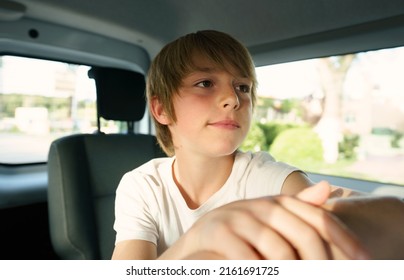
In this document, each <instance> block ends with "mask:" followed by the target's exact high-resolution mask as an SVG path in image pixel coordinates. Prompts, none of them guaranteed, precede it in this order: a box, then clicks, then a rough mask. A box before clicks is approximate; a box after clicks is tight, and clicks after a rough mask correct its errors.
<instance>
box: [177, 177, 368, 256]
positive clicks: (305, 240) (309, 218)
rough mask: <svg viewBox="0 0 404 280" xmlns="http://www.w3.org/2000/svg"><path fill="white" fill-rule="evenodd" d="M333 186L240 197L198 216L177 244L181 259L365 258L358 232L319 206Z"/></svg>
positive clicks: (316, 186) (323, 202) (320, 184)
mask: <svg viewBox="0 0 404 280" xmlns="http://www.w3.org/2000/svg"><path fill="white" fill-rule="evenodd" d="M330 194H331V186H330V185H329V184H328V183H326V182H320V183H318V184H316V185H314V186H312V187H309V188H307V189H305V190H304V191H302V192H300V193H298V194H297V195H296V196H285V195H279V196H271V197H264V198H257V199H249V200H241V201H236V202H232V203H229V204H227V205H224V206H222V207H219V208H217V209H215V210H213V211H211V212H209V213H207V214H206V215H205V216H203V217H202V218H201V219H199V220H198V221H197V222H196V223H195V224H194V225H193V226H192V227H191V228H190V229H189V231H188V232H187V233H186V234H184V235H183V236H182V237H181V238H180V240H178V241H179V242H177V243H176V244H175V245H174V246H176V247H177V248H176V250H177V252H181V254H180V255H181V256H182V257H183V258H185V259H252V260H258V259H288V260H293V259H316V260H321V259H369V258H370V255H369V252H368V251H367V249H365V248H364V246H363V245H362V244H361V242H360V240H359V239H358V238H357V236H356V235H355V234H354V233H353V232H352V231H351V230H350V229H348V228H347V227H346V226H345V224H344V223H342V222H341V220H339V219H338V218H337V217H336V216H335V215H334V214H333V213H332V212H331V211H329V210H327V209H325V207H322V206H323V205H325V203H326V202H327V200H328V198H329V197H330Z"/></svg>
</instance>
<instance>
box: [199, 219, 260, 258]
mask: <svg viewBox="0 0 404 280" xmlns="http://www.w3.org/2000/svg"><path fill="white" fill-rule="evenodd" d="M226 214H227V213H225V214H224V215H223V216H222V217H225V218H219V219H217V220H215V218H214V219H211V220H210V221H209V223H208V224H206V223H204V224H200V225H201V228H198V227H199V225H198V226H197V227H194V228H193V229H192V231H194V232H195V231H196V232H198V231H200V230H202V231H201V232H200V234H198V236H199V238H198V239H197V242H198V243H199V244H198V248H200V249H199V250H207V251H212V252H214V253H216V254H219V255H222V256H223V257H224V258H225V259H230V260H241V259H248V260H259V259H261V256H260V255H259V254H258V253H257V251H256V250H255V249H254V248H253V247H252V246H251V245H250V244H249V243H248V242H246V240H244V239H243V238H242V237H240V235H238V234H236V233H235V232H234V228H233V227H234V226H233V225H232V222H231V221H232V220H234V219H237V217H236V216H235V215H226Z"/></svg>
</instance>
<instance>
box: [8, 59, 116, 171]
mask: <svg viewBox="0 0 404 280" xmlns="http://www.w3.org/2000/svg"><path fill="white" fill-rule="evenodd" d="M89 69H90V67H89V66H86V65H76V64H70V63H63V62H56V61H48V60H41V59H33V58H26V57H17V56H0V163H5V164H25V163H36V162H46V160H47V154H48V149H49V145H50V143H51V142H52V141H53V140H54V139H55V138H58V137H61V136H64V135H68V134H74V133H93V132H95V131H96V129H97V121H96V103H95V101H96V91H95V83H94V80H92V79H89V78H88V75H87V72H88V70H89ZM118 130H119V126H118V124H116V123H115V122H113V121H105V120H102V131H103V132H107V133H108V132H116V131H118Z"/></svg>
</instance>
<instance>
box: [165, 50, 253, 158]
mask: <svg viewBox="0 0 404 280" xmlns="http://www.w3.org/2000/svg"><path fill="white" fill-rule="evenodd" d="M194 64H195V66H196V68H197V70H195V71H193V72H192V73H190V74H189V75H187V76H186V77H184V78H183V79H182V85H181V86H180V88H179V89H178V94H175V95H174V98H173V105H174V111H175V116H176V119H177V121H176V122H175V123H171V124H169V128H170V131H171V135H172V137H173V143H174V147H175V153H176V154H178V153H182V152H183V151H185V152H192V153H193V154H204V155H209V156H214V157H216V156H221V155H230V154H232V153H233V152H234V151H235V150H236V149H237V148H238V147H239V146H240V144H241V143H242V141H243V140H244V138H245V137H246V135H247V133H248V130H249V128H250V122H251V115H252V101H251V87H252V81H251V80H250V79H249V78H245V77H241V76H240V75H239V74H238V72H237V71H235V69H231V68H230V69H228V70H231V71H227V70H226V69H224V68H222V67H218V66H217V65H216V64H214V63H213V62H211V61H210V60H208V59H204V58H203V57H200V56H196V57H195V59H194Z"/></svg>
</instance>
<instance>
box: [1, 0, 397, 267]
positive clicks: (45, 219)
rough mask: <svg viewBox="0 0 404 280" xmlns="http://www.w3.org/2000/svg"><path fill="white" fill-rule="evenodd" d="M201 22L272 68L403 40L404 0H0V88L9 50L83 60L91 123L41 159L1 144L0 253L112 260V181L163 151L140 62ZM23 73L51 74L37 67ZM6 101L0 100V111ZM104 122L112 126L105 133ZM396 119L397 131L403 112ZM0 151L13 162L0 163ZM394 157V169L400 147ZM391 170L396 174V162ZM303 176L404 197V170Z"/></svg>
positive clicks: (69, 60)
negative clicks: (388, 175) (91, 91)
mask: <svg viewBox="0 0 404 280" xmlns="http://www.w3.org/2000/svg"><path fill="white" fill-rule="evenodd" d="M206 29H215V30H219V31H223V32H226V33H229V34H230V35H232V36H234V37H235V38H237V39H238V40H240V41H241V42H242V43H243V44H245V45H246V47H247V48H248V50H249V51H250V53H251V55H252V57H253V60H254V63H255V65H256V67H261V66H267V65H277V64H280V63H290V62H294V61H301V60H307V59H314V58H322V57H335V56H339V55H345V54H350V53H357V52H367V51H375V50H381V49H389V48H399V47H403V46H404V2H403V1H402V0H389V1H377V0H356V1H351V0H339V1H337V0H335V1H324V0H310V1H299V0H284V1H275V0H252V1H241V0H232V1H231V0H221V1H217V0H206V1H186V0H164V1H163V0H152V1H140V0H117V1H112V0H99V1H95V2H93V1H80V0H60V1H53V0H15V1H14V0H13V1H9V0H0V56H1V57H2V58H3V57H4V61H3V60H0V93H2V91H5V88H6V87H5V86H6V78H5V77H6V76H5V70H4V71H3V70H2V69H3V68H4V69H5V65H6V58H7V57H10V56H13V57H23V58H29V59H41V60H47V61H56V62H63V63H68V64H69V65H83V66H86V67H87V68H86V69H85V71H83V73H84V74H85V75H87V78H88V79H89V80H91V81H92V82H93V83H94V87H95V89H96V90H95V94H96V95H95V100H96V101H95V102H96V103H95V109H94V110H93V111H91V117H92V118H93V123H94V124H95V125H94V128H92V130H88V131H86V132H84V131H80V130H76V131H75V132H74V133H73V132H70V134H63V135H62V134H60V135H58V137H54V138H52V141H51V144H50V145H48V146H46V147H47V148H46V149H47V150H46V154H44V156H43V158H41V159H39V160H33V161H31V160H28V161H24V160H22V161H20V160H19V159H18V160H17V159H16V156H15V155H14V154H12V152H11V151H14V150H17V151H18V150H21V151H24V150H25V148H26V147H25V145H28V146H29V145H30V144H25V145H24V144H19V142H17V141H14V142H9V143H6V142H4V143H3V142H1V141H0V222H1V229H0V237H1V241H0V242H1V247H2V250H0V259H4V260H7V259H77V260H78V259H87V260H93V259H110V258H111V255H112V251H113V248H114V239H115V232H114V230H113V228H112V225H113V221H114V198H115V190H116V187H117V186H118V183H119V180H120V178H121V177H122V175H123V174H124V173H125V172H127V171H129V170H132V169H134V168H136V167H137V166H140V165H141V164H143V163H145V162H146V161H148V160H149V159H152V158H156V157H162V156H164V153H163V152H162V151H161V150H160V148H159V146H158V144H157V141H156V137H155V136H154V129H153V127H152V121H151V119H150V117H149V114H148V109H147V106H146V101H145V95H144V93H145V79H146V74H147V71H148V68H149V65H150V63H151V61H152V59H153V57H154V56H155V55H156V54H157V53H158V52H159V50H160V49H161V48H162V47H163V46H164V45H165V44H167V43H169V42H171V41H172V40H174V39H176V38H178V37H180V36H182V35H185V34H187V33H190V32H195V31H198V30H206ZM2 66H4V67H2ZM69 67H70V68H69V69H68V70H72V69H78V67H76V68H74V67H73V66H69ZM2 71H3V72H4V77H3V76H2V75H3V74H2V73H3V72H2ZM22 72H23V70H13V72H12V73H11V75H12V76H13V77H20V75H21V76H22ZM29 75H32V77H36V75H41V76H42V77H43V78H44V79H46V78H49V75H48V74H47V73H46V72H42V74H41V69H37V70H36V71H35V70H34V71H31V72H29ZM301 75H302V76H304V73H301ZM66 77H67V76H63V77H62V78H66ZM18 79H20V78H18ZM18 79H17V80H18ZM66 79H67V78H66ZM34 82H36V83H37V84H41V83H42V82H41V80H35V78H34ZM18 83H24V82H23V80H22V79H21V80H18ZM282 83H284V84H287V83H291V81H289V80H288V79H287V78H286V79H285V80H284V81H282ZM66 87H67V86H66ZM69 98H70V99H69V100H70V101H71V104H73V101H74V99H73V97H69ZM2 100H3V99H0V102H3V101H2ZM4 100H5V99H4ZM55 100H56V99H55ZM397 100H400V99H397ZM70 101H69V102H70ZM398 103H399V102H398ZM55 104H56V103H55ZM6 105H7V103H3V104H1V103H0V114H2V111H4V112H6V108H7V106H6ZM56 105H57V104H56ZM56 105H55V106H56ZM72 108H73V107H72ZM69 110H70V111H69V112H71V111H72V110H73V109H71V108H70V109H69ZM27 114H28V113H27ZM401 114H402V115H401V117H403V116H404V108H402V111H401ZM2 116H3V115H0V121H1V120H2V119H1V118H3V117H2ZM110 121H113V122H114V125H115V126H114V127H117V130H114V131H112V132H110V131H109V130H108V127H106V124H107V125H109V124H110V123H111V122H110ZM401 123H402V126H403V127H402V128H400V129H402V131H404V118H402V119H401ZM2 125H3V123H0V140H1V138H3V139H6V138H7V137H8V136H9V135H8V134H7V135H6V134H5V133H4V134H3V132H2V131H1V129H3V126H4V127H6V120H5V118H4V125H3V126H2ZM61 125H62V124H60V126H61ZM31 126H33V125H32V124H31ZM31 128H32V127H31ZM6 136H7V137H6ZM400 139H401V138H400ZM401 142H403V141H401ZM31 145H32V146H35V145H38V146H39V144H31ZM1 153H4V154H7V155H9V157H10V159H11V160H3V159H2V158H1ZM396 157H397V159H398V160H400V164H402V162H403V158H404V153H402V154H399V155H397V156H396ZM396 166H398V167H397V168H398V169H399V170H398V173H400V172H401V174H404V172H402V170H401V171H400V166H402V165H396ZM307 173H308V175H309V177H310V178H311V179H312V180H313V181H320V180H328V181H330V182H331V183H332V184H335V185H339V186H344V187H347V188H352V189H354V190H357V191H362V192H366V193H376V194H388V195H394V196H399V197H404V177H403V175H401V177H400V179H402V181H398V182H397V181H395V182H384V181H381V182H380V181H374V180H372V179H367V178H353V177H347V176H343V175H342V176H339V175H335V174H334V175H332V174H323V173H321V174H320V173H316V172H313V171H311V170H310V171H308V172H307ZM376 175H377V174H376Z"/></svg>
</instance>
